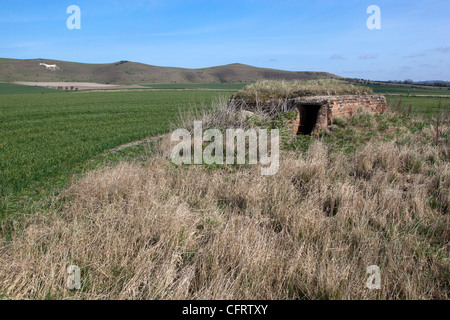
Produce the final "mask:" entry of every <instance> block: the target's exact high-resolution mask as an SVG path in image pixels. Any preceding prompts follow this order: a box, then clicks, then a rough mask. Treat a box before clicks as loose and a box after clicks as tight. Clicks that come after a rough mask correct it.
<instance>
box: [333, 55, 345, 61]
mask: <svg viewBox="0 0 450 320" xmlns="http://www.w3.org/2000/svg"><path fill="white" fill-rule="evenodd" d="M345 59H346V58H345V57H343V56H340V55H337V54H334V55H332V56H331V57H330V60H345Z"/></svg>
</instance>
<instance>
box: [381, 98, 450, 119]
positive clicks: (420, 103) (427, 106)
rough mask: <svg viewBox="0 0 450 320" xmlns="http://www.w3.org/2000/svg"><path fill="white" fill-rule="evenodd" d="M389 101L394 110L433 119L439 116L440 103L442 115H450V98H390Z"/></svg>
mask: <svg viewBox="0 0 450 320" xmlns="http://www.w3.org/2000/svg"><path fill="white" fill-rule="evenodd" d="M387 98H388V101H389V104H390V106H391V108H392V109H393V110H396V111H400V112H402V113H406V114H410V115H417V114H420V115H423V116H425V117H428V118H429V117H433V116H435V115H437V112H438V106H439V103H440V112H441V113H446V114H449V113H450V98H435V97H398V96H390V97H389V96H388V97H387Z"/></svg>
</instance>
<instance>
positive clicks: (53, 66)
mask: <svg viewBox="0 0 450 320" xmlns="http://www.w3.org/2000/svg"><path fill="white" fill-rule="evenodd" d="M39 65H40V66H45V67H46V68H47V70H51V71H56V70H59V69H60V68H59V67H58V66H57V65H56V64H46V63H40V64H39Z"/></svg>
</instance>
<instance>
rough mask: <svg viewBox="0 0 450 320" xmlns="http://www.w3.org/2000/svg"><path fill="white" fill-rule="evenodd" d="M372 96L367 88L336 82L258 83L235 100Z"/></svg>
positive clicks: (268, 81) (236, 96)
mask: <svg viewBox="0 0 450 320" xmlns="http://www.w3.org/2000/svg"><path fill="white" fill-rule="evenodd" d="M366 94H373V91H372V89H370V88H368V87H362V86H355V85H352V84H347V83H344V82H342V81H338V80H311V81H272V80H267V81H259V82H255V83H252V84H249V85H247V86H246V87H244V89H242V90H241V91H239V92H238V93H237V94H236V95H235V98H237V99H252V100H266V99H286V98H294V97H303V96H315V95H366Z"/></svg>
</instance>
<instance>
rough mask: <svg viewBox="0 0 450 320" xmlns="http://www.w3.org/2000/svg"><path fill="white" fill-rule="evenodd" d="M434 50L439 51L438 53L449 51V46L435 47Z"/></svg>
mask: <svg viewBox="0 0 450 320" xmlns="http://www.w3.org/2000/svg"><path fill="white" fill-rule="evenodd" d="M436 51H437V52H440V53H449V52H450V47H441V48H437V49H436Z"/></svg>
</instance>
